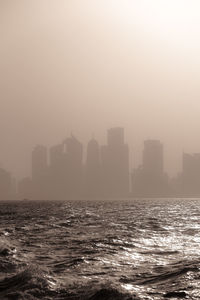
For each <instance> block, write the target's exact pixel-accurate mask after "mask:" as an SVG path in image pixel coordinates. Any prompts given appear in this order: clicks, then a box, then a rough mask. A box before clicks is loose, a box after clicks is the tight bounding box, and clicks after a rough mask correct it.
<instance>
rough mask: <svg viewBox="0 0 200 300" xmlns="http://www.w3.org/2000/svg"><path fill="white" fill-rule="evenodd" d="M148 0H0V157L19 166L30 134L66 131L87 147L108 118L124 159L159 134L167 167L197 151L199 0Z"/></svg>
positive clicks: (8, 165)
mask: <svg viewBox="0 0 200 300" xmlns="http://www.w3.org/2000/svg"><path fill="white" fill-rule="evenodd" d="M151 3H152V6H151V7H149V4H148V1H145V0H142V1H141V0H140V1H137V0H135V1H134V0H133V1H129V0H124V1H122V0H115V1H114V0H85V1H81V0H69V1H68V0H66V1H64V0H59V1H55V0H48V1H47V0H34V1H31V0H26V1H25V0H24V1H23V0H18V1H11V0H1V1H0V20H1V21H0V22H1V26H0V45H1V47H0V70H1V71H0V90H1V97H0V104H1V109H0V120H1V126H0V136H1V151H0V166H2V167H3V168H5V169H7V170H9V171H11V172H13V174H14V175H15V176H17V178H20V177H23V176H27V175H29V174H30V172H31V171H30V170H31V164H30V157H31V151H32V149H33V147H34V146H35V145H36V144H44V145H46V146H48V147H49V146H51V145H54V144H57V143H59V142H60V141H62V140H63V139H64V138H66V137H68V136H69V135H70V134H71V132H72V133H73V134H74V135H75V136H77V138H78V139H79V140H80V141H81V143H83V144H84V149H86V145H87V143H88V141H89V140H90V139H91V137H92V136H95V138H96V139H97V140H98V141H99V143H100V144H105V142H106V131H107V129H108V128H111V127H115V126H121V127H123V128H125V140H126V142H127V143H128V144H129V149H130V156H131V167H137V166H138V165H139V164H141V161H142V149H143V140H146V139H158V140H161V141H162V143H163V144H164V156H165V169H166V170H167V171H168V172H169V173H170V174H176V172H178V171H179V170H180V169H181V159H182V152H183V150H184V151H186V152H200V139H199V127H200V119H199V112H200V102H199V99H200V88H199V78H200V68H199V67H200V58H199V51H200V43H199V38H198V37H199V34H200V24H199V23H200V21H199V20H200V18H199V15H200V4H199V3H198V1H191V0H190V1H186V0H184V1H179V0H174V1H171V0H170V1H167V2H162V3H163V4H162V5H160V4H159V1H157V0H152V1H151ZM164 3H167V4H164ZM188 3H190V9H188ZM165 6H166V7H165ZM152 20H154V21H152Z"/></svg>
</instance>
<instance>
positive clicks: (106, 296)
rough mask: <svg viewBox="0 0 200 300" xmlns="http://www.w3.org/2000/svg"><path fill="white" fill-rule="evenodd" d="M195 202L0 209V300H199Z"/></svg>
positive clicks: (198, 206)
mask: <svg viewBox="0 0 200 300" xmlns="http://www.w3.org/2000/svg"><path fill="white" fill-rule="evenodd" d="M199 220H200V200H195V199H194V200H177V199H163V200H161V199H160V200H152V199H151V200H150V199H147V200H130V201H127V200H124V201H113V202H103V201H101V202H92V201H90V202H87V201H84V202H31V201H30V202H29V201H27V202H25V201H24V202H0V299H1V300H3V299H14V300H15V299H25V300H28V299H31V300H32V299H53V300H62V299H71V300H72V299H73V300H78V299H79V300H120V299H123V300H124V299H127V300H131V299H146V300H147V299H167V296H168V297H175V296H176V298H175V299H178V298H179V299H180V298H181V299H183V298H186V299H200V222H199Z"/></svg>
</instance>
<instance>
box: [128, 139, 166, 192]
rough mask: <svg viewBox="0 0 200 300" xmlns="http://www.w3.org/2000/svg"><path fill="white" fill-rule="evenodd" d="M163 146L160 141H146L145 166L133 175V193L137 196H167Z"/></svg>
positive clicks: (144, 151)
mask: <svg viewBox="0 0 200 300" xmlns="http://www.w3.org/2000/svg"><path fill="white" fill-rule="evenodd" d="M163 165H164V161H163V145H162V143H161V142H160V141H159V140H146V141H144V150H143V165H142V166H140V167H139V168H138V169H136V170H134V172H133V174H132V192H133V194H135V195H136V196H145V197H154V196H166V195H167V193H168V192H169V190H168V178H167V175H166V174H165V173H164V167H163Z"/></svg>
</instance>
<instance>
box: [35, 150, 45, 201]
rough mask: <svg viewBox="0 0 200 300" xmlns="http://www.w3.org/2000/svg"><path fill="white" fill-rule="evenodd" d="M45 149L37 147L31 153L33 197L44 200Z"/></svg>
mask: <svg viewBox="0 0 200 300" xmlns="http://www.w3.org/2000/svg"><path fill="white" fill-rule="evenodd" d="M47 172H48V163H47V148H46V147H45V146H42V145H37V146H36V147H35V148H34V149H33V151H32V182H33V197H34V198H35V199H45V198H46V197H47V196H46V192H47Z"/></svg>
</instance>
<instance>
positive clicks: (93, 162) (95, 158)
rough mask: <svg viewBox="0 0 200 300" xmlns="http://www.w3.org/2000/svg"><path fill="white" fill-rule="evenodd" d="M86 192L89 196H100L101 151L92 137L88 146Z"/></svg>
mask: <svg viewBox="0 0 200 300" xmlns="http://www.w3.org/2000/svg"><path fill="white" fill-rule="evenodd" d="M85 194H86V195H87V196H89V197H91V196H92V197H98V196H100V153H99V144H98V142H97V141H96V140H95V139H91V140H90V141H89V143H88V146H87V156H86V165H85Z"/></svg>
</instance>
